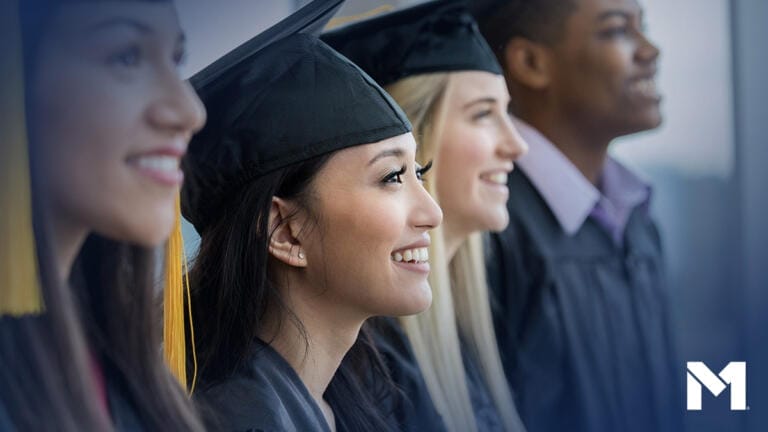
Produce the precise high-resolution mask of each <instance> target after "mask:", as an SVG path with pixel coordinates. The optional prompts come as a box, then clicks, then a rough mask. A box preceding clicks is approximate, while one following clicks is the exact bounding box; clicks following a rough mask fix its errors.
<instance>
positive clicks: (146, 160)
mask: <svg viewBox="0 0 768 432" xmlns="http://www.w3.org/2000/svg"><path fill="white" fill-rule="evenodd" d="M136 165H138V166H139V167H141V168H146V169H151V170H155V171H178V169H179V158H178V157H175V156H142V157H140V158H138V159H136Z"/></svg>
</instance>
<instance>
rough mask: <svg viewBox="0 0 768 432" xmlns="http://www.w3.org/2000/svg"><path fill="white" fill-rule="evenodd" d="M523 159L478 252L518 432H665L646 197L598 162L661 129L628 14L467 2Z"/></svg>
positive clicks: (659, 320)
mask: <svg viewBox="0 0 768 432" xmlns="http://www.w3.org/2000/svg"><path fill="white" fill-rule="evenodd" d="M476 7H477V14H478V16H479V18H478V19H479V21H480V27H481V30H482V32H483V34H484V35H485V37H486V38H487V39H488V41H489V44H490V45H491V47H492V48H493V49H494V51H495V52H496V54H497V57H498V58H499V61H500V63H501V64H502V65H503V66H504V70H505V75H506V77H507V84H508V86H509V89H510V92H511V95H512V104H511V105H510V111H511V113H512V115H513V116H514V117H515V123H516V125H517V127H518V129H519V130H520V132H521V134H522V136H523V137H524V138H525V140H526V141H527V142H528V144H529V145H530V151H529V152H528V154H527V155H525V156H524V157H523V158H522V159H521V160H520V162H519V164H518V165H519V167H520V169H519V170H516V171H515V172H513V173H512V175H511V176H510V178H509V190H510V200H509V203H508V207H509V213H510V224H509V227H508V228H507V229H506V230H505V231H504V232H503V233H500V234H499V235H497V236H494V238H493V243H492V244H493V249H494V255H493V258H492V261H491V263H490V265H491V267H492V268H493V270H492V271H491V272H490V274H491V275H492V276H493V277H492V278H491V279H492V283H491V285H492V286H493V288H494V292H495V296H496V300H497V303H496V304H497V305H498V309H496V310H495V314H494V315H495V318H496V334H497V336H498V338H499V346H500V350H501V352H502V358H503V359H504V362H505V368H506V372H507V378H508V379H509V380H510V384H511V385H512V386H513V388H514V389H515V390H516V392H517V397H518V401H519V405H518V406H519V408H520V413H521V416H522V418H523V420H524V422H525V423H526V426H527V427H528V429H529V431H533V432H542V431H562V430H569V431H590V432H606V431H617V430H621V431H650V430H653V431H677V430H681V428H682V426H681V425H680V416H681V413H682V412H683V411H682V407H681V406H680V405H681V404H680V401H681V400H682V396H681V393H680V390H679V383H680V380H681V375H680V372H679V368H680V365H679V364H676V363H675V361H674V349H673V344H672V341H673V337H672V334H671V329H672V326H671V324H670V318H669V309H670V304H669V287H667V286H666V284H665V272H664V262H663V256H662V248H661V241H660V238H659V231H658V229H657V227H656V224H655V223H654V221H653V219H652V218H651V216H650V214H649V206H650V203H651V187H650V185H649V184H648V183H646V182H645V181H644V180H643V179H642V178H641V177H640V176H638V175H637V174H635V173H633V172H632V171H631V170H630V169H628V168H626V167H625V166H623V165H622V164H620V163H619V162H617V161H616V160H614V159H613V158H611V157H610V156H609V155H608V148H609V146H610V144H611V142H612V141H613V140H614V139H615V138H617V137H620V136H623V135H628V134H632V133H635V132H640V131H645V130H649V129H653V128H656V127H658V126H659V124H660V123H661V120H662V118H661V114H660V111H659V103H660V100H661V97H660V96H659V93H658V90H657V88H656V84H655V81H654V77H655V74H656V69H657V66H658V65H657V63H658V58H659V49H658V48H657V47H656V46H655V45H654V44H653V43H652V42H651V41H650V40H649V39H648V37H647V36H646V34H645V33H644V30H643V29H644V27H643V26H644V20H643V10H642V8H641V7H640V5H639V4H638V2H637V1H635V0H611V1H603V0H568V1H560V0H557V1H551V0H526V1H521V0H495V1H489V2H481V1H477V2H476Z"/></svg>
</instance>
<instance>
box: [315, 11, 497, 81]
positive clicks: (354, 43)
mask: <svg viewBox="0 0 768 432" xmlns="http://www.w3.org/2000/svg"><path fill="white" fill-rule="evenodd" d="M321 38H322V39H323V41H325V42H326V43H327V44H328V45H330V46H331V47H333V48H334V49H336V50H337V51H339V52H340V53H342V54H344V55H345V56H346V57H347V58H349V59H350V60H352V61H353V62H355V63H356V64H357V65H358V66H360V67H361V68H362V69H363V70H364V71H366V72H368V73H369V74H370V75H371V76H372V77H373V78H374V79H375V80H376V82H378V83H379V84H381V85H388V84H391V83H393V82H395V81H398V80H400V79H402V78H405V77H408V76H411V75H418V74H424V73H430V72H452V71H462V70H481V71H487V72H491V73H494V74H501V73H502V71H501V67H499V64H498V62H497V61H496V57H495V56H494V54H493V51H491V49H490V48H489V47H488V44H487V43H486V42H485V39H483V36H482V35H481V34H480V31H479V30H478V27H477V23H476V22H475V20H474V19H473V18H472V15H471V14H470V13H469V10H468V9H467V6H466V1H465V0H436V1H430V2H427V3H422V4H419V5H416V6H413V7H410V8H408V9H402V10H398V11H395V12H391V13H387V14H384V15H380V16H377V17H375V18H371V19H368V20H365V21H361V22H358V23H355V24H350V25H348V26H345V27H342V28H340V29H337V30H334V31H331V32H328V33H325V34H324V35H322V36H321Z"/></svg>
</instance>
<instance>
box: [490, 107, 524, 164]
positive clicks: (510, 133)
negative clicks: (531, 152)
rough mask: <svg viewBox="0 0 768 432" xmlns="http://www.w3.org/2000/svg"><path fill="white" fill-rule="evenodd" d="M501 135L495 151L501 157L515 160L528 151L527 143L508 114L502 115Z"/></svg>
mask: <svg viewBox="0 0 768 432" xmlns="http://www.w3.org/2000/svg"><path fill="white" fill-rule="evenodd" d="M503 123H504V124H503V126H502V136H501V139H500V140H499V144H498V146H497V149H496V150H497V153H498V155H499V157H501V158H502V159H509V160H517V159H518V158H520V156H522V155H524V154H525V153H527V152H528V143H526V142H525V140H524V139H523V137H522V136H520V133H519V132H518V131H517V128H516V127H515V125H514V124H513V123H512V120H510V119H509V117H508V116H504V122H503Z"/></svg>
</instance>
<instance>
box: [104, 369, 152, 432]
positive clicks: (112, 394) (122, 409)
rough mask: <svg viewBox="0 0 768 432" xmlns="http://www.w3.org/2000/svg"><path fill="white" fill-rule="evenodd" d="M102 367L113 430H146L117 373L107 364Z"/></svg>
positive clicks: (126, 431)
mask: <svg viewBox="0 0 768 432" xmlns="http://www.w3.org/2000/svg"><path fill="white" fill-rule="evenodd" d="M103 367H104V381H105V383H106V386H107V404H108V405H109V415H110V417H111V419H112V424H113V425H114V427H115V430H116V431H121V432H139V431H146V430H147V428H146V427H144V425H143V424H142V421H141V419H140V417H139V414H138V412H137V411H136V408H135V406H134V404H133V402H132V401H131V398H130V396H129V394H128V391H127V390H126V389H125V385H124V383H123V380H122V378H121V377H120V375H119V373H118V372H117V371H116V370H115V369H113V368H112V367H109V366H108V365H104V366H103Z"/></svg>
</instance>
